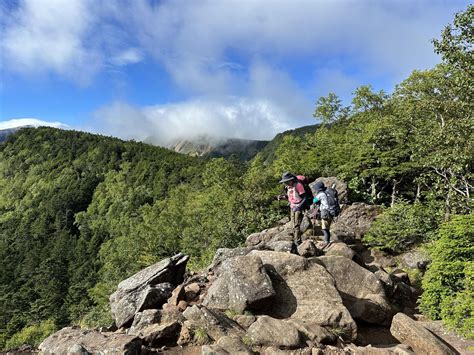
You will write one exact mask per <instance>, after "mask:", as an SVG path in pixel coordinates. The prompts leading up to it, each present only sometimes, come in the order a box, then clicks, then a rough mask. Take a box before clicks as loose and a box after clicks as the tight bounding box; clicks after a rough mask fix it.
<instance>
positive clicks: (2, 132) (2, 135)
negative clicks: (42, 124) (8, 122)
mask: <svg viewBox="0 0 474 355" xmlns="http://www.w3.org/2000/svg"><path fill="white" fill-rule="evenodd" d="M32 127H33V126H31V125H28V126H20V127H13V128H7V129H0V143H2V142H3V141H5V140H6V139H7V137H8V136H9V135H11V134H13V133H16V132H18V131H19V130H20V129H23V128H32Z"/></svg>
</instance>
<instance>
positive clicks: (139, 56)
mask: <svg viewBox="0 0 474 355" xmlns="http://www.w3.org/2000/svg"><path fill="white" fill-rule="evenodd" d="M143 57H144V56H143V53H142V51H141V50H140V49H138V48H129V49H126V50H124V51H123V52H121V53H119V54H117V55H116V56H115V57H113V58H112V59H111V63H113V64H115V65H117V66H124V65H129V64H136V63H139V62H141V61H142V60H143Z"/></svg>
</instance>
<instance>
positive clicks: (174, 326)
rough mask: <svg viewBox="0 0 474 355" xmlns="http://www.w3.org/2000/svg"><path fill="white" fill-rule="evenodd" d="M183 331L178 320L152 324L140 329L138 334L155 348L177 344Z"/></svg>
mask: <svg viewBox="0 0 474 355" xmlns="http://www.w3.org/2000/svg"><path fill="white" fill-rule="evenodd" d="M180 331H181V324H179V323H178V322H172V323H166V324H150V325H148V326H146V327H144V328H142V329H141V330H140V332H138V333H137V334H136V335H137V336H138V337H140V338H141V339H142V340H143V342H144V343H145V344H146V345H148V346H150V347H154V348H158V347H161V346H172V345H176V342H177V340H178V337H179V334H180Z"/></svg>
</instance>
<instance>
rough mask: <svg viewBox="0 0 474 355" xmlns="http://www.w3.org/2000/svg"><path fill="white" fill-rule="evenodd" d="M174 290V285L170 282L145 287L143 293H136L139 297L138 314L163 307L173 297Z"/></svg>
mask: <svg viewBox="0 0 474 355" xmlns="http://www.w3.org/2000/svg"><path fill="white" fill-rule="evenodd" d="M173 288H174V285H172V284H170V283H169V282H164V283H161V284H158V285H147V286H145V288H144V289H143V290H142V291H141V292H137V293H136V295H138V297H137V299H138V301H137V303H136V305H137V306H136V309H137V312H141V311H143V310H145V309H153V308H158V307H161V306H162V305H163V303H165V302H166V300H167V299H168V298H169V297H170V296H171V295H172V292H173Z"/></svg>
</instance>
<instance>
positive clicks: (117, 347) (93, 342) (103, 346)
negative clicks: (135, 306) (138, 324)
mask: <svg viewBox="0 0 474 355" xmlns="http://www.w3.org/2000/svg"><path fill="white" fill-rule="evenodd" d="M78 345H80V346H81V347H82V348H83V349H85V350H86V351H87V352H89V353H97V354H98V353H101V354H107V353H108V354H139V353H140V350H141V346H142V340H141V339H140V338H138V337H136V336H134V335H127V334H121V333H100V332H98V331H96V330H81V329H76V328H72V327H67V328H63V329H61V330H60V331H58V332H56V333H54V334H52V335H50V336H49V337H47V338H46V339H45V340H43V342H42V343H41V344H40V345H39V349H40V351H41V352H42V354H48V355H49V354H67V353H68V352H69V351H70V350H79V348H78Z"/></svg>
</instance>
